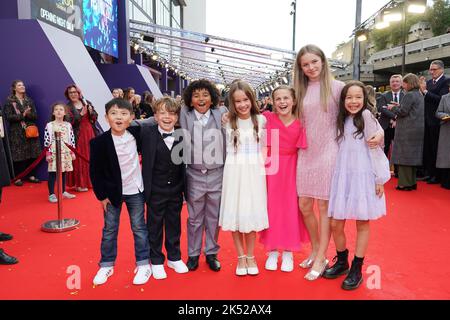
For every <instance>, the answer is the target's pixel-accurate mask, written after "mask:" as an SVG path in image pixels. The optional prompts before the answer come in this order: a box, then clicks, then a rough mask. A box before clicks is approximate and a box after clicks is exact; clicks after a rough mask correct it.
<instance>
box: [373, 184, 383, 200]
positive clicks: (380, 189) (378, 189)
mask: <svg viewBox="0 0 450 320" xmlns="http://www.w3.org/2000/svg"><path fill="white" fill-rule="evenodd" d="M375 193H376V195H377V196H378V198H381V197H382V196H383V194H384V186H383V185H382V184H377V185H376V186H375Z"/></svg>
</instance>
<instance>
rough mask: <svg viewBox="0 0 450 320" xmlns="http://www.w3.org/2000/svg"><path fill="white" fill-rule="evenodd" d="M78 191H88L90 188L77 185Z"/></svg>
mask: <svg viewBox="0 0 450 320" xmlns="http://www.w3.org/2000/svg"><path fill="white" fill-rule="evenodd" d="M77 191H78V192H88V191H89V189H88V188H81V187H77Z"/></svg>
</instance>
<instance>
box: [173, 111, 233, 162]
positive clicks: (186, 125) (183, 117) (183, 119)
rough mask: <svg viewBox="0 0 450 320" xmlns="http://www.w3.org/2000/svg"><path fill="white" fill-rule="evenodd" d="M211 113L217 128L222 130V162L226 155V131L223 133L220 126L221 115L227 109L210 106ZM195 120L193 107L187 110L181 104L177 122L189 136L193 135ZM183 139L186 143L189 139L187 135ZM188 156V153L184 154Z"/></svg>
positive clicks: (223, 130)
mask: <svg viewBox="0 0 450 320" xmlns="http://www.w3.org/2000/svg"><path fill="white" fill-rule="evenodd" d="M210 110H211V114H212V116H213V118H214V120H215V121H216V124H217V128H221V132H222V142H221V147H222V150H223V163H225V157H226V133H225V129H224V128H222V115H223V114H224V113H227V112H228V109H227V108H226V107H224V106H222V107H219V108H211V109H210ZM196 120H197V118H196V116H195V112H194V109H192V110H189V108H188V107H186V106H183V107H182V108H181V111H180V118H179V123H180V126H181V128H182V129H185V130H187V132H189V134H190V136H191V138H192V137H193V136H194V122H195V121H196ZM184 138H185V141H186V143H187V141H189V138H188V137H184ZM186 156H188V155H186Z"/></svg>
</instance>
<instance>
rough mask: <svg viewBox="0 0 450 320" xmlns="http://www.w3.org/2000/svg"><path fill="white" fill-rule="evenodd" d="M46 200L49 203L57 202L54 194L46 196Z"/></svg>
mask: <svg viewBox="0 0 450 320" xmlns="http://www.w3.org/2000/svg"><path fill="white" fill-rule="evenodd" d="M48 201H50V202H51V203H57V202H58V198H57V197H56V195H54V194H51V195H49V196H48Z"/></svg>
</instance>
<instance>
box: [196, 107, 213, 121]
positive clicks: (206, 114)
mask: <svg viewBox="0 0 450 320" xmlns="http://www.w3.org/2000/svg"><path fill="white" fill-rule="evenodd" d="M194 113H195V116H196V117H197V119H198V120H200V119H201V118H202V116H203V115H204V116H205V117H206V119H209V116H210V115H211V109H208V111H206V112H205V113H200V112H198V111H197V110H195V109H194Z"/></svg>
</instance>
